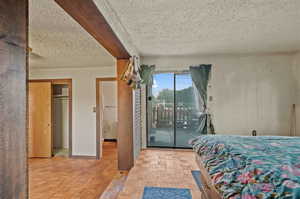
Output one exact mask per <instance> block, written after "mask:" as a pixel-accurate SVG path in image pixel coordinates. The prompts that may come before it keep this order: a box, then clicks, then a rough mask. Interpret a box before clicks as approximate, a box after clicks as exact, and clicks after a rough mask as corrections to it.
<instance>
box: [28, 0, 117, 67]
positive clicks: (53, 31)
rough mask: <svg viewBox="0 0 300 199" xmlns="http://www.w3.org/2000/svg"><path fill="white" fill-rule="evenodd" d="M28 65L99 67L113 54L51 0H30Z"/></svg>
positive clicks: (111, 62) (107, 61) (109, 60)
mask: <svg viewBox="0 0 300 199" xmlns="http://www.w3.org/2000/svg"><path fill="white" fill-rule="evenodd" d="M29 3H30V4H29V14H30V16H29V17H30V22H29V46H30V47H31V48H32V49H33V53H34V54H35V53H36V54H38V55H39V56H40V57H39V56H30V58H29V65H30V67H101V66H112V65H114V58H113V57H112V56H111V55H110V54H109V53H108V52H107V51H106V50H105V49H104V48H103V47H102V46H101V45H100V44H98V43H97V41H96V40H95V39H94V38H93V37H91V36H90V35H89V34H88V33H87V32H86V31H85V30H84V29H83V28H82V27H81V26H80V25H79V24H78V23H77V22H76V21H74V20H73V19H72V18H71V17H70V16H69V15H67V13H66V12H65V11H64V10H63V9H62V8H60V7H59V6H58V5H57V4H56V3H55V2H54V0H30V1H29Z"/></svg>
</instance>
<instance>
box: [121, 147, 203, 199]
mask: <svg viewBox="0 0 300 199" xmlns="http://www.w3.org/2000/svg"><path fill="white" fill-rule="evenodd" d="M191 170H199V168H198V166H197V163H196V161H195V155H194V153H193V152H191V151H178V150H157V149H149V150H144V151H142V152H141V155H140V157H139V158H138V160H137V162H136V165H135V166H134V168H133V169H131V171H130V172H129V175H128V178H127V181H126V183H125V187H124V189H123V191H122V192H121V193H120V194H119V197H118V199H141V198H142V195H143V191H144V187H145V186H154V187H172V188H187V189H190V190H191V193H192V197H193V199H201V192H200V191H199V188H198V187H197V184H196V183H195V181H194V179H193V176H192V174H191Z"/></svg>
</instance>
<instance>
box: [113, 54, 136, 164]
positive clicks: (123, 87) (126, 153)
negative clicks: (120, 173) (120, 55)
mask: <svg viewBox="0 0 300 199" xmlns="http://www.w3.org/2000/svg"><path fill="white" fill-rule="evenodd" d="M128 62H129V60H128V59H118V60H117V81H118V166H119V169H120V170H129V169H131V168H132V166H133V161H134V160H133V109H132V103H133V102H132V88H131V87H129V86H128V85H127V83H126V82H125V81H123V80H121V76H122V74H123V72H124V71H125V69H126V67H127V65H128Z"/></svg>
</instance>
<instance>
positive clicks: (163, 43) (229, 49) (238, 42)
mask: <svg viewBox="0 0 300 199" xmlns="http://www.w3.org/2000/svg"><path fill="white" fill-rule="evenodd" d="M95 1H96V2H97V1H100V0H95ZM107 2H109V4H110V6H111V8H112V9H114V10H115V12H116V14H117V15H118V18H119V19H120V21H121V23H122V24H123V26H124V27H125V29H126V30H127V32H128V34H129V35H130V37H131V38H132V41H133V43H134V45H135V46H136V48H137V50H138V51H139V52H140V54H141V55H189V54H227V53H230V54H232V53H266V52H268V53H270V52H292V51H296V50H299V49H300V1H299V0H228V1H227V0H226V1H225V0H109V1H108V0H107Z"/></svg>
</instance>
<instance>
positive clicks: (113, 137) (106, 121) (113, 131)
mask: <svg viewBox="0 0 300 199" xmlns="http://www.w3.org/2000/svg"><path fill="white" fill-rule="evenodd" d="M117 107H118V97H117V81H116V78H97V79H96V115H97V116H96V128H97V136H96V146H97V154H96V156H97V159H101V158H102V157H103V156H105V158H107V157H106V156H111V155H112V154H113V153H115V154H113V155H116V150H117V121H118V118H117V116H118V115H117V114H118V113H117V111H118V110H117Z"/></svg>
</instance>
